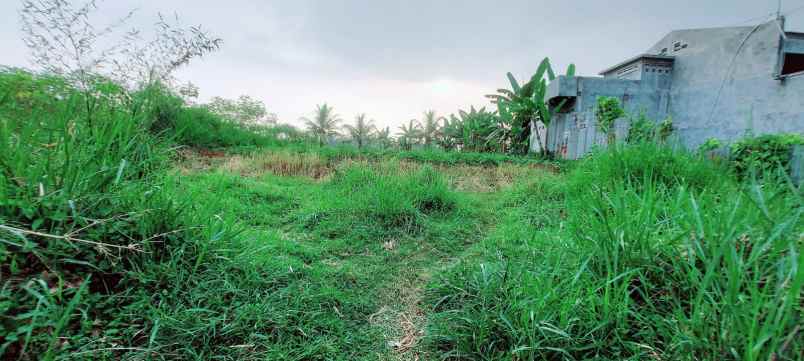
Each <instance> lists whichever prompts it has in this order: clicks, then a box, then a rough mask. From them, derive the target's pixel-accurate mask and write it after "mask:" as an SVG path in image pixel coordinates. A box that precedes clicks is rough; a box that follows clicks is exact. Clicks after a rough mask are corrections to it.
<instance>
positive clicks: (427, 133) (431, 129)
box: [421, 110, 444, 147]
mask: <svg viewBox="0 0 804 361" xmlns="http://www.w3.org/2000/svg"><path fill="white" fill-rule="evenodd" d="M442 119H444V117H439V116H436V112H435V111H433V110H428V111H426V112H424V121H422V122H421V124H422V125H423V127H422V138H423V139H424V145H425V146H426V147H429V146H430V145H432V144H433V143H434V142H435V141H436V140H438V137H439V136H440V134H441V125H440V124H439V122H440V121H441V120H442Z"/></svg>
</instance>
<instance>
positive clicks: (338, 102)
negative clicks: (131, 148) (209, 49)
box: [0, 0, 804, 128]
mask: <svg viewBox="0 0 804 361" xmlns="http://www.w3.org/2000/svg"><path fill="white" fill-rule="evenodd" d="M776 6H777V0H675V1H660V0H606V1H604V0H565V1H556V0H550V1H547V0H507V1H504V2H495V1H488V0H482V1H481V0H465V1H457V0H440V1H439V0H403V1H383V0H317V1H314V0H306V1H305V0H227V1H220V0H215V1H207V0H107V1H105V2H101V4H100V9H101V10H100V13H101V16H102V17H104V18H107V19H108V18H112V17H114V16H118V15H119V14H121V13H122V12H124V11H125V10H126V9H132V8H137V9H138V11H137V15H136V18H135V21H134V22H133V23H132V24H133V25H140V26H142V25H147V24H150V23H152V22H153V20H154V18H155V15H156V14H157V13H158V12H162V13H167V14H172V13H173V12H177V13H178V14H179V15H180V17H181V18H182V19H183V22H184V23H187V24H202V25H203V26H204V27H205V28H206V29H208V30H210V31H211V32H212V33H214V34H215V35H217V36H219V37H221V38H223V39H224V42H225V43H224V46H223V48H222V49H221V50H220V51H219V52H217V53H214V54H211V55H210V56H208V57H207V58H204V59H202V60H200V61H196V62H194V63H192V64H191V65H190V66H189V67H187V68H185V69H183V70H182V71H181V72H180V73H179V77H180V78H181V79H182V80H189V81H192V82H193V83H195V84H196V85H198V86H199V87H200V88H201V98H202V99H208V98H210V97H212V96H223V97H232V98H234V97H237V96H238V95H240V94H248V95H251V96H254V97H256V98H258V99H261V100H263V101H264V102H265V104H266V105H267V107H268V108H269V110H270V111H272V112H275V113H277V114H278V115H279V117H280V119H281V120H282V121H286V122H290V123H293V124H299V122H298V118H299V117H301V116H306V115H309V114H310V113H311V111H312V110H313V109H314V108H315V105H316V104H320V103H323V102H327V103H329V104H330V105H333V106H335V109H336V111H337V113H339V114H340V115H341V116H342V118H344V119H345V120H347V121H352V119H353V118H354V116H355V114H357V113H367V114H368V115H369V117H371V118H373V119H376V120H377V123H378V125H391V126H393V127H394V128H395V127H396V126H397V125H399V124H401V123H402V122H405V121H407V120H408V119H411V118H417V117H419V116H420V115H421V113H422V112H423V111H424V110H427V109H435V110H436V111H437V112H439V113H440V114H443V115H446V114H449V113H453V112H456V110H457V109H459V108H468V107H469V105H479V106H482V105H487V101H486V99H485V98H484V97H483V95H484V94H488V93H491V92H493V91H494V90H495V89H496V88H499V87H502V86H506V85H507V82H506V80H505V73H506V72H507V71H511V72H513V73H514V74H515V75H516V76H517V78H519V79H525V78H527V77H528V76H529V75H530V74H531V73H532V72H533V71H534V70H535V68H536V66H537V65H538V63H539V61H540V60H541V59H542V58H543V57H545V56H549V57H550V58H551V59H552V60H553V62H554V64H555V65H556V67H557V68H561V69H563V68H565V67H566V65H567V64H569V63H570V62H573V63H575V64H577V66H578V72H579V74H582V75H595V74H597V73H598V72H599V71H600V70H602V69H603V68H606V67H607V66H609V65H613V64H615V63H617V62H619V61H621V60H624V59H626V58H628V57H630V56H633V55H636V54H638V53H641V52H643V51H644V50H645V49H647V48H648V47H650V46H651V45H652V44H653V43H654V42H656V41H658V40H660V39H661V37H662V36H664V35H665V34H666V33H667V32H669V31H671V30H674V29H684V28H698V27H719V26H734V25H750V24H754V23H757V22H759V21H761V20H763V19H766V18H768V17H769V16H770V14H771V13H773V12H775V11H776ZM18 9H19V2H18V1H16V0H2V1H0V44H3V45H2V51H0V64H5V65H13V66H29V63H28V61H27V59H28V55H27V49H26V48H25V46H24V44H23V43H22V41H21V40H20V37H21V33H20V30H19V28H20V22H19V15H18V12H17V11H18ZM784 9H785V11H791V10H797V11H795V12H793V13H791V14H790V15H789V16H788V29H789V30H797V31H802V30H804V0H784Z"/></svg>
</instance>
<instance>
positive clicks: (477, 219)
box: [0, 70, 804, 361]
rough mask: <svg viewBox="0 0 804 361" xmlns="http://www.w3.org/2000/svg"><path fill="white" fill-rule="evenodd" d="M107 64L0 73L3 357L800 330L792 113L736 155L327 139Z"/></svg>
mask: <svg viewBox="0 0 804 361" xmlns="http://www.w3.org/2000/svg"><path fill="white" fill-rule="evenodd" d="M96 86H97V87H98V88H97V92H88V91H80V89H76V88H75V87H74V86H71V85H70V84H67V83H65V81H64V79H63V78H60V77H54V76H47V75H35V74H31V73H28V72H23V71H10V70H9V71H5V72H0V99H2V100H3V101H2V102H0V276H1V277H2V279H1V280H2V287H0V356H2V358H3V359H12V360H34V359H44V360H56V359H65V360H66V359H93V360H121V359H122V360H143V359H163V360H395V359H398V360H589V359H593V360H763V361H764V360H780V361H781V360H799V359H801V355H802V352H804V343H802V341H801V340H802V338H801V337H800V336H801V326H800V325H801V322H802V319H801V314H802V312H801V311H802V307H803V306H802V302H801V293H802V290H801V288H802V283H803V282H804V273H803V272H801V271H800V265H801V264H802V263H804V256H802V253H801V245H802V242H803V241H804V238H802V237H803V236H802V235H804V233H802V230H803V229H804V224H802V223H804V222H803V221H802V217H801V215H802V193H801V188H800V187H798V186H796V185H794V183H793V182H792V181H791V180H790V179H789V178H788V177H787V176H786V173H785V170H786V169H785V167H784V166H782V167H779V166H778V165H780V164H784V163H789V152H788V150H789V147H790V144H793V143H795V144H801V143H804V140H801V139H800V137H798V136H797V135H793V136H790V135H787V136H783V137H777V136H766V137H757V138H755V139H749V140H748V141H745V142H742V143H739V144H738V146H739V147H737V148H735V149H737V150H738V151H739V152H737V153H738V154H742V155H741V156H740V157H739V158H738V159H739V160H740V161H739V162H737V163H736V164H737V165H736V166H735V164H733V162H730V161H726V160H716V159H715V160H712V159H710V156H709V155H708V154H707V153H705V152H696V153H693V152H688V151H682V150H679V149H677V148H674V147H671V146H668V145H666V144H664V141H663V140H661V139H659V140H658V141H656V140H647V141H642V140H640V141H633V142H630V143H629V144H622V145H617V146H611V147H609V148H607V149H598V150H597V151H596V152H594V153H593V154H590V155H589V156H588V157H586V158H585V159H583V160H580V161H577V162H573V163H561V162H555V161H547V160H540V159H535V158H532V157H526V156H517V155H513V154H501V153H476V152H469V151H458V150H453V151H444V150H436V149H434V147H435V146H428V145H427V144H426V143H423V144H422V146H421V148H420V149H415V148H414V149H407V150H406V148H405V147H408V148H413V147H410V146H409V144H407V143H403V144H402V145H404V146H400V148H401V149H400V148H393V147H383V146H375V147H370V148H369V149H366V148H363V149H361V148H357V147H348V146H344V147H331V146H322V145H320V141H319V139H315V138H312V139H311V138H310V137H300V138H299V139H296V140H293V139H287V138H286V137H283V136H279V135H278V134H279V133H278V132H280V131H283V130H281V128H280V127H256V126H252V125H248V124H241V123H237V122H233V121H231V120H228V119H226V118H224V117H221V116H220V115H216V114H215V113H214V112H211V111H210V110H209V109H207V108H205V107H200V106H193V105H188V104H186V103H185V102H184V101H182V100H181V99H180V98H178V97H177V96H176V95H175V94H172V93H171V92H170V91H168V90H165V89H162V88H159V87H155V88H145V89H142V90H140V91H136V92H132V91H127V90H122V89H121V88H119V87H116V86H115V85H114V84H113V83H106V82H100V83H98V84H97V85H96ZM487 115H488V114H487ZM283 132H284V131H283ZM405 144H407V145H405ZM784 157H787V159H785V158H784Z"/></svg>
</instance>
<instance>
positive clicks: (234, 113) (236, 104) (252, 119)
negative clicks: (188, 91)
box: [206, 95, 277, 125]
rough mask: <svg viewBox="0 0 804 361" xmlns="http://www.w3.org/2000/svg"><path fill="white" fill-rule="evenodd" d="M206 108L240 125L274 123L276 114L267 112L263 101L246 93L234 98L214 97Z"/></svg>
mask: <svg viewBox="0 0 804 361" xmlns="http://www.w3.org/2000/svg"><path fill="white" fill-rule="evenodd" d="M206 108H207V109H209V110H210V111H212V112H213V113H215V114H218V115H220V116H222V117H224V118H226V119H228V120H231V121H234V122H237V123H239V124H242V125H265V124H268V125H275V124H276V123H277V116H276V114H273V113H268V111H267V110H266V108H265V103H263V102H262V101H260V100H258V99H254V98H252V97H250V96H248V95H241V96H240V97H238V98H237V99H236V100H232V99H224V98H221V97H214V98H212V100H210V102H209V104H207V105H206Z"/></svg>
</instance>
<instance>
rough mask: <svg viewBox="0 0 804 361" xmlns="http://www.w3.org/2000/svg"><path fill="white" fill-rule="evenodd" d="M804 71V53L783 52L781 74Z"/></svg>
mask: <svg viewBox="0 0 804 361" xmlns="http://www.w3.org/2000/svg"><path fill="white" fill-rule="evenodd" d="M797 73H804V54H794V53H784V60H783V62H782V73H781V75H782V76H786V75H793V74H797Z"/></svg>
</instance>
